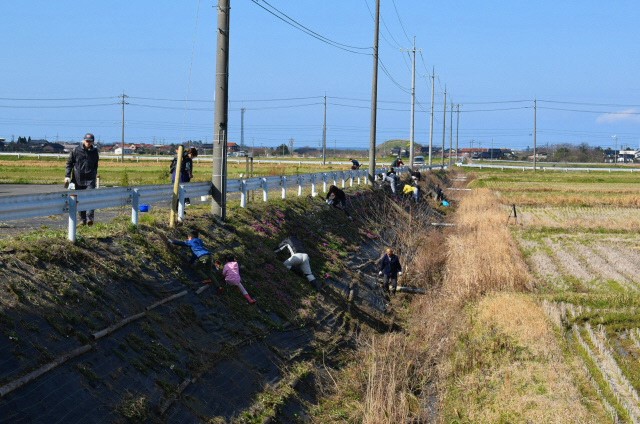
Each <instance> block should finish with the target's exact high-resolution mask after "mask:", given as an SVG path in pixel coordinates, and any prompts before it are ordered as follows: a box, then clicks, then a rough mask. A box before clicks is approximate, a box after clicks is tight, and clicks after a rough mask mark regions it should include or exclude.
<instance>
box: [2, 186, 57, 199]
mask: <svg viewBox="0 0 640 424" xmlns="http://www.w3.org/2000/svg"><path fill="white" fill-rule="evenodd" d="M62 190H64V187H63V185H62V183H60V184H0V197H2V196H12V195H16V194H41V193H53V192H56V191H62Z"/></svg>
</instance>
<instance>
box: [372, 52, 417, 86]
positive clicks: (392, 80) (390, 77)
mask: <svg viewBox="0 0 640 424" xmlns="http://www.w3.org/2000/svg"><path fill="white" fill-rule="evenodd" d="M378 61H379V62H380V67H381V68H382V71H383V72H384V73H385V74H386V75H387V77H389V79H390V80H391V82H392V83H394V84H395V85H396V86H397V87H398V88H399V89H400V90H402V91H404V92H405V93H407V94H410V93H411V90H410V89H408V88H406V87H403V86H402V85H400V83H398V82H397V81H396V80H395V79H394V78H393V77H392V76H391V73H389V71H388V70H387V68H386V66H384V62H382V59H380V57H378Z"/></svg>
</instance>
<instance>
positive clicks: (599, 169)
mask: <svg viewBox="0 0 640 424" xmlns="http://www.w3.org/2000/svg"><path fill="white" fill-rule="evenodd" d="M456 165H457V166H461V167H463V168H479V169H483V168H487V169H501V170H505V169H519V170H522V171H533V170H534V169H533V165H531V166H529V165H525V166H518V165H485V164H475V163H457V164H456ZM535 170H536V171H543V172H546V171H561V172H640V168H604V167H597V168H588V167H560V166H540V165H536V168H535Z"/></svg>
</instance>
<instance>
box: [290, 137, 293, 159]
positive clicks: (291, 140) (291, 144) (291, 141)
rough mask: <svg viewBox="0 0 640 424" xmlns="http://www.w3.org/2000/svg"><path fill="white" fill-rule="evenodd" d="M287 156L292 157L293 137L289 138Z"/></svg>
mask: <svg viewBox="0 0 640 424" xmlns="http://www.w3.org/2000/svg"><path fill="white" fill-rule="evenodd" d="M289 156H292V157H293V138H290V139H289Z"/></svg>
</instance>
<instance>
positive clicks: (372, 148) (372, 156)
mask: <svg viewBox="0 0 640 424" xmlns="http://www.w3.org/2000/svg"><path fill="white" fill-rule="evenodd" d="M379 33H380V0H376V23H375V30H374V34H373V78H372V82H371V130H370V134H369V184H371V185H373V181H374V180H375V177H376V175H375V171H376V119H377V110H378V35H379Z"/></svg>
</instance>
